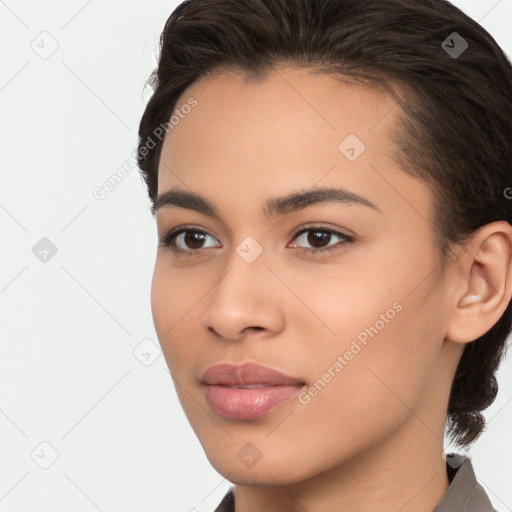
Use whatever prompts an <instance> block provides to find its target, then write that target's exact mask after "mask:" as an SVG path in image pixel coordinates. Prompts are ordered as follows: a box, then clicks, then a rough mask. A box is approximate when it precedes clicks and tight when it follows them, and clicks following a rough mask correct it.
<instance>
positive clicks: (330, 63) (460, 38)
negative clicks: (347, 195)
mask: <svg viewBox="0 0 512 512" xmlns="http://www.w3.org/2000/svg"><path fill="white" fill-rule="evenodd" d="M454 32H456V33H457V34H456V35H454V34H453V33H454ZM454 37H456V38H457V39H454ZM445 41H447V42H445ZM455 41H457V44H458V45H459V48H460V45H461V44H465V43H467V45H468V47H467V48H466V49H465V51H463V53H462V54H460V55H454V54H453V53H450V52H449V51H448V50H449V48H454V47H455ZM464 41H465V43H464ZM443 42H445V43H443ZM459 53H460V52H459ZM283 65H291V66H296V67H300V68H309V69H311V70H315V71H317V72H320V73H324V74H330V75H333V76H339V77H345V79H347V78H348V79H349V80H351V81H355V82H359V83H361V84H366V85H369V86H374V87H384V88H386V90H387V91H388V92H390V93H391V94H392V95H393V96H394V97H395V99H396V101H397V102H398V103H399V104H400V105H401V107H402V108H401V109H399V110H400V112H399V114H400V115H399V121H400V122H399V124H397V130H396V131H394V132H393V134H391V136H390V137H391V139H392V140H393V142H394V150H395V152H394V156H393V158H395V160H396V162H397V163H398V164H399V165H400V167H401V169H402V170H403V171H404V172H407V173H408V174H410V175H412V176H414V177H416V178H419V179H421V180H423V181H424V182H425V183H427V184H428V185H429V186H430V190H431V191H432V193H433V198H434V212H435V215H434V222H433V230H434V233H435V235H436V237H435V239H436V243H437V245H438V248H439V249H440V250H439V252H438V254H439V255H440V261H441V263H442V264H444V263H445V262H446V261H447V254H448V252H450V247H453V246H454V245H459V246H464V245H465V244H466V243H468V242H469V241H470V240H471V238H472V235H474V233H475V231H476V230H477V229H478V228H480V227H481V226H483V225H485V224H488V223H490V222H493V221H498V220H505V221H507V222H509V223H511V224H512V201H511V200H510V199H508V198H507V197H506V196H507V194H506V192H505V191H506V190H512V189H510V188H509V187H510V186H511V185H512V183H511V182H512V179H511V176H512V65H511V63H510V61H509V59H508V58H507V56H506V55H505V53H504V52H503V51H502V50H501V48H500V47H499V46H498V44H497V43H496V41H495V40H494V39H493V37H492V36H491V35H490V34H489V33H488V32H487V31H486V30H485V29H484V28H483V27H482V26H481V25H479V24H478V23H477V22H475V21H473V20H472V19H471V18H469V17H468V16H467V15H465V14H464V13H463V12H462V11H461V10H460V9H458V8H457V7H455V6H454V5H452V4H451V3H450V2H448V1H445V0H188V1H185V2H182V3H181V4H180V5H179V6H178V7H177V8H176V9H175V10H174V12H173V13H172V14H171V15H170V17H169V18H168V20H167V22H166V23H165V27H164V29H163V32H162V34H161V38H160V56H159V62H158V67H157V68H156V69H155V70H154V72H153V73H152V74H151V76H150V77H149V79H148V83H149V84H150V85H151V86H152V88H153V90H154V93H153V95H152V97H151V99H150V101H149V102H148V104H147V106H146V109H145V111H144V114H143V116H142V119H141V122H140V126H139V144H138V165H139V167H140V170H141V175H142V177H143V179H144V181H145V183H146V185H147V188H148V194H149V198H150V200H151V201H152V203H153V205H154V201H155V199H156V195H157V189H158V165H159V159H160V153H161V148H162V143H163V138H158V140H157V141H154V139H153V137H152V134H153V135H154V133H155V129H156V128H157V127H159V126H164V125H165V123H168V121H169V118H170V116H171V114H172V113H173V111H174V109H175V107H176V103H177V100H178V98H179V97H180V96H181V94H182V93H183V92H184V91H185V90H186V89H187V88H188V87H189V86H190V85H192V84H193V83H194V82H195V81H196V80H197V79H199V78H201V77H206V76H214V75H215V74H216V73H220V72H223V71H235V72H237V73H239V74H240V75H243V76H245V77H247V78H248V79H253V80H257V79H260V80H261V79H263V78H264V77H265V75H266V73H268V72H270V71H272V70H275V69H278V68H279V66H283ZM149 140H153V142H154V144H153V145H152V147H151V150H150V151H148V149H147V148H148V144H147V141H149ZM155 142H156V143H155ZM153 213H154V211H153ZM511 330H512V303H511V302H509V304H508V306H507V308H506V310H505V312H504V313H503V315H502V316H501V318H500V319H499V321H498V322H497V323H496V324H495V325H494V326H493V327H492V328H491V329H490V330H489V331H488V332H487V333H485V334H484V335H483V336H481V337H480V338H478V339H477V340H475V341H473V342H471V343H468V344H467V345H466V346H465V348H464V351H463V354H462V357H461V360H460V362H459V364H458V367H457V371H456V374H455V377H454V380H453V383H452V388H451V394H450V399H449V404H448V411H447V414H448V416H447V419H448V423H449V430H448V433H449V435H450V436H451V438H452V440H454V441H455V442H456V443H457V444H459V445H460V446H468V445H469V444H471V443H472V442H474V441H475V440H476V438H477V437H478V436H479V435H480V434H481V432H482V431H483V430H484V427H485V419H484V417H483V415H482V414H481V411H482V410H484V409H486V408H487V407H488V406H489V405H490V404H491V403H492V402H493V401H494V399H495V398H496V394H497V390H498V386H497V381H496V378H495V373H496V371H497V369H498V366H499V364H500V361H501V358H502V356H503V352H504V347H505V344H506V340H507V338H508V336H509V334H510V332H511Z"/></svg>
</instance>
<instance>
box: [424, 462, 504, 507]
mask: <svg viewBox="0 0 512 512" xmlns="http://www.w3.org/2000/svg"><path fill="white" fill-rule="evenodd" d="M446 466H447V469H449V467H448V466H450V467H451V468H454V469H456V471H457V472H456V473H455V476H454V477H453V480H452V481H451V483H450V486H449V487H448V490H447V491H446V492H445V494H444V496H443V498H442V499H441V501H440V502H439V505H438V506H437V507H436V508H435V509H434V512H454V511H457V512H495V510H494V507H493V506H492V504H491V502H490V500H489V497H488V496H487V494H486V492H485V490H484V488H483V487H482V486H481V485H480V484H479V483H478V481H477V479H476V476H475V472H474V471H473V465H472V464H471V459H470V458H469V457H467V456H464V455H461V454H449V455H447V456H446Z"/></svg>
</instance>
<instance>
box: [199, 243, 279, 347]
mask: <svg viewBox="0 0 512 512" xmlns="http://www.w3.org/2000/svg"><path fill="white" fill-rule="evenodd" d="M226 268H227V270H226ZM223 270H224V272H223V275H222V276H220V277H219V278H218V282H217V284H216V285H215V286H214V288H213V290H212V291H211V293H210V294H209V295H208V299H207V300H205V311H204V314H203V325H204V327H205V328H206V329H208V330H209V331H210V332H212V333H214V334H215V335H216V336H217V337H220V338H224V339H226V340H232V341H239V340H241V339H242V338H243V337H244V336H246V335H247V333H248V332H250V333H260V332H264V333H266V334H258V337H261V336H270V335H275V334H277V333H279V332H280V331H281V330H282V328H283V326H284V311H283V309H282V307H281V305H282V304H283V299H284V296H283V290H281V289H280V288H282V284H281V283H280V282H279V280H278V279H276V277H275V276H274V274H273V273H272V272H271V271H270V270H269V269H268V268H267V266H266V264H265V260H264V258H263V255H262V256H260V257H259V258H258V259H257V260H256V261H253V262H252V263H247V262H246V261H244V260H243V259H242V258H241V257H239V255H238V254H237V253H235V252H234V254H233V256H232V257H231V258H230V260H229V264H228V265H227V266H226V267H223Z"/></svg>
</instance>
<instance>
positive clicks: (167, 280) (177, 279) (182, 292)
mask: <svg viewBox="0 0 512 512" xmlns="http://www.w3.org/2000/svg"><path fill="white" fill-rule="evenodd" d="M185 280H186V279H185ZM183 281H184V278H183V276H180V273H179V272H173V271H172V270H169V268H167V267H166V265H165V261H163V258H161V259H158V258H157V261H156V263H155V269H154V272H153V279H152V283H151V311H152V315H153V323H154V326H155V331H156V333H157V336H158V340H159V342H160V346H161V347H162V351H163V353H164V356H165V359H166V361H167V365H168V367H169V370H170V371H171V373H172V374H174V369H175V367H180V368H182V367H187V366H186V356H187V354H188V355H189V357H192V356H193V355H194V344H195V341H196V340H197V335H194V334H193V333H187V326H190V318H191V317H192V316H193V315H194V305H197V303H198V302H199V301H200V299H201V294H198V292H197V287H194V286H193V285H190V286H185V283H184V282H183ZM194 290H196V291H195V292H194ZM202 293H203V295H204V291H203V292H202Z"/></svg>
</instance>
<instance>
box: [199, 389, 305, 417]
mask: <svg viewBox="0 0 512 512" xmlns="http://www.w3.org/2000/svg"><path fill="white" fill-rule="evenodd" d="M301 389H302V386H269V387H265V388H251V389H247V388H230V387H228V386H216V385H213V384H208V385H206V399H207V400H208V403H209V404H210V406H211V408H212V409H213V410H214V411H215V412H216V413H218V414H220V415H221V416H225V417H226V418H231V419H236V420H252V419H254V418H259V417H260V416H264V415H265V414H267V413H268V412H270V411H271V410H273V409H275V408H276V407H277V406H278V405H280V404H282V403H283V402H285V401H286V400H289V399H290V398H293V397H294V396H297V395H298V394H299V393H300V391H301Z"/></svg>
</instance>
